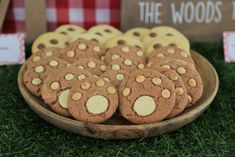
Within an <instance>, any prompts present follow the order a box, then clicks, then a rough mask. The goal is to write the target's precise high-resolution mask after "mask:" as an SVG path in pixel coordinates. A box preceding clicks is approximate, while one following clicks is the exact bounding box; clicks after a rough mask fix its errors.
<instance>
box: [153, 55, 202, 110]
mask: <svg viewBox="0 0 235 157" xmlns="http://www.w3.org/2000/svg"><path fill="white" fill-rule="evenodd" d="M159 65H160V66H161V67H164V68H168V69H172V70H175V71H176V72H177V73H178V74H179V75H180V76H181V78H182V80H183V81H184V85H185V87H186V90H187V97H188V104H187V106H186V107H191V106H192V105H194V104H195V103H196V102H197V101H198V100H199V99H200V98H201V96H202V93H203V82H202V79H201V76H200V74H199V73H198V72H197V70H196V69H195V68H194V67H192V65H190V64H188V63H187V62H185V61H182V60H175V59H171V58H169V59H168V60H167V59H165V60H161V62H155V64H152V65H150V68H154V66H159Z"/></svg>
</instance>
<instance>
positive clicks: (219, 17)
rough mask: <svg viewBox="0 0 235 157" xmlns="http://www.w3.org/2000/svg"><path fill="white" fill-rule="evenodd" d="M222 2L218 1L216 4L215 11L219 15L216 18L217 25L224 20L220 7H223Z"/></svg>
mask: <svg viewBox="0 0 235 157" xmlns="http://www.w3.org/2000/svg"><path fill="white" fill-rule="evenodd" d="M222 5H223V4H222V2H221V1H217V2H216V5H215V11H216V13H217V15H218V16H217V17H216V18H215V22H216V23H219V22H220V21H221V20H222V12H221V9H220V7H221V6H222Z"/></svg>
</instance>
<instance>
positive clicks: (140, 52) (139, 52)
mask: <svg viewBox="0 0 235 157" xmlns="http://www.w3.org/2000/svg"><path fill="white" fill-rule="evenodd" d="M136 55H137V56H139V57H142V56H143V55H144V53H143V52H142V51H141V50H138V51H136Z"/></svg>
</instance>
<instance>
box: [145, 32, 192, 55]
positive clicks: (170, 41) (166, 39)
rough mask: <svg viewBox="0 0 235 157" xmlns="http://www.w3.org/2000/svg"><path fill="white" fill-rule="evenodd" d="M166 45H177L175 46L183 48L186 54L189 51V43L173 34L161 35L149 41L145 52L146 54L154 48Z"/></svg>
mask: <svg viewBox="0 0 235 157" xmlns="http://www.w3.org/2000/svg"><path fill="white" fill-rule="evenodd" d="M167 46H172V47H177V48H180V49H182V50H184V51H185V52H186V53H188V54H189V53H190V44H189V43H187V42H185V41H183V40H180V39H178V38H177V37H175V36H163V37H160V38H157V39H156V40H154V41H153V42H152V43H150V44H149V46H147V48H146V50H145V53H146V55H147V56H148V55H149V54H151V53H152V52H153V51H154V50H155V49H158V48H160V47H167Z"/></svg>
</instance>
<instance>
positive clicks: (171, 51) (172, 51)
mask: <svg viewBox="0 0 235 157" xmlns="http://www.w3.org/2000/svg"><path fill="white" fill-rule="evenodd" d="M166 52H168V53H170V54H174V53H175V49H173V48H168V49H167V50H166Z"/></svg>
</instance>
